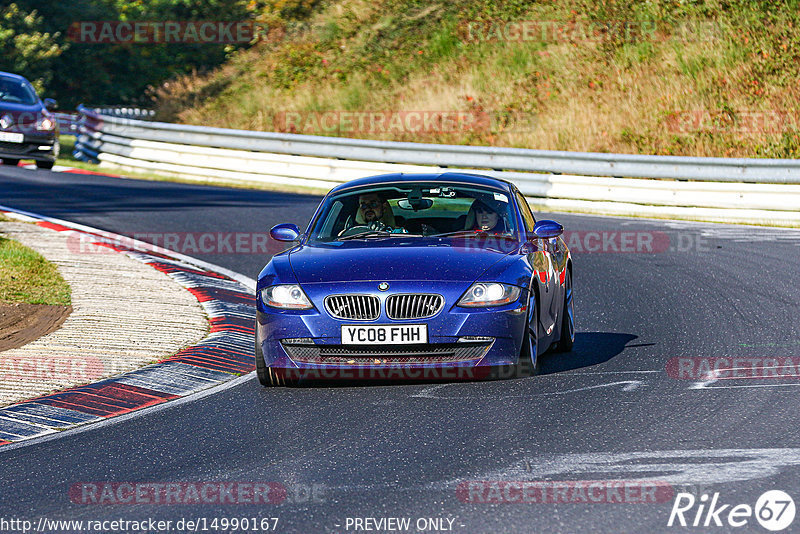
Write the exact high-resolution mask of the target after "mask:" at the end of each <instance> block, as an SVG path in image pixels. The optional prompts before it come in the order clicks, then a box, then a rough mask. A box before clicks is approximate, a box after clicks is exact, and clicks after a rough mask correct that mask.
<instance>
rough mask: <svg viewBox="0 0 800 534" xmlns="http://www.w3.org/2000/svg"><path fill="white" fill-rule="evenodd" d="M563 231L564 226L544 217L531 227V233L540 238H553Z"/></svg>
mask: <svg viewBox="0 0 800 534" xmlns="http://www.w3.org/2000/svg"><path fill="white" fill-rule="evenodd" d="M563 233H564V227H563V226H561V225H560V224H558V223H557V222H555V221H550V220H547V219H544V220H542V221H538V222H537V223H536V225H535V226H534V227H533V234H534V235H535V236H536V237H538V238H540V239H553V238H554V237H558V236H560V235H561V234H563Z"/></svg>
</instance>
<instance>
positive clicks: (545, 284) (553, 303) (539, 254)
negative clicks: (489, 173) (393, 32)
mask: <svg viewBox="0 0 800 534" xmlns="http://www.w3.org/2000/svg"><path fill="white" fill-rule="evenodd" d="M514 194H515V196H516V199H517V204H518V205H519V209H520V212H521V214H522V219H523V222H524V223H525V234H526V236H527V238H528V241H529V242H531V243H533V244H535V245H536V248H537V251H536V252H534V253H531V254H528V261H529V262H530V264H531V267H532V268H533V269H534V270H535V271H536V273H535V274H536V275H538V280H534V281H533V283H538V284H539V336H540V338H541V337H548V336H550V335H552V334H553V331H554V325H555V324H556V318H557V315H558V314H557V308H558V302H560V301H559V300H558V295H557V293H558V288H559V286H558V280H557V273H556V266H555V264H554V253H555V245H554V244H553V243H552V241H553V240H551V239H539V238H537V237H536V236H535V235H534V234H533V227H534V226H535V225H536V218H535V217H534V215H533V212H532V211H531V208H530V206H528V201H527V200H525V197H524V196H522V193H520V192H519V190H516V191H515V193H514Z"/></svg>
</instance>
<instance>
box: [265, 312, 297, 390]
mask: <svg viewBox="0 0 800 534" xmlns="http://www.w3.org/2000/svg"><path fill="white" fill-rule="evenodd" d="M256 328H258V323H256ZM255 355H256V376H257V377H258V381H259V383H260V384H261V385H262V386H264V387H274V386H295V385H297V379H296V378H293V377H289V376H287V375H286V372H285V371H284V370H279V369H273V368H272V367H267V364H266V363H265V362H264V353H263V352H262V351H261V343H259V341H258V334H256V346H255Z"/></svg>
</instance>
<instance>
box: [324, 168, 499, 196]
mask: <svg viewBox="0 0 800 534" xmlns="http://www.w3.org/2000/svg"><path fill="white" fill-rule="evenodd" d="M411 182H439V183H454V184H468V185H483V186H487V187H492V188H495V189H500V190H502V191H506V192H511V190H512V189H511V187H512V185H511V182H508V181H506V180H501V179H499V178H492V177H491V176H485V175H482V174H470V173H465V172H442V173H394V174H380V175H377V176H366V177H364V178H356V179H355V180H350V181H349V182H345V183H343V184H341V185H337V186H336V187H334V188H333V189H331V191H330V192H331V193H338V192H339V191H344V190H347V189H354V188H358V187H364V186H369V185H381V184H396V183H411Z"/></svg>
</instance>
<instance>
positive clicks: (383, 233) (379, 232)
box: [337, 230, 423, 241]
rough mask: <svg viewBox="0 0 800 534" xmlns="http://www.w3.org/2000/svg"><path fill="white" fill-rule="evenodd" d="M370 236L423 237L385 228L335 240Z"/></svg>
mask: <svg viewBox="0 0 800 534" xmlns="http://www.w3.org/2000/svg"><path fill="white" fill-rule="evenodd" d="M370 237H423V236H422V234H405V233H400V232H398V233H392V232H387V231H386V230H367V231H365V232H359V233H357V234H353V235H346V236H344V237H340V238H338V239H337V241H347V240H349V239H369V238H370Z"/></svg>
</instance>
